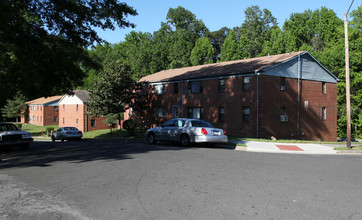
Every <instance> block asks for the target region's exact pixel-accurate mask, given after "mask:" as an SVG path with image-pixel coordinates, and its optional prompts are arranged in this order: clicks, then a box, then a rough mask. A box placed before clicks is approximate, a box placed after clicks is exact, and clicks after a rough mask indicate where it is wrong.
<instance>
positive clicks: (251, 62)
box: [140, 51, 305, 82]
mask: <svg viewBox="0 0 362 220" xmlns="http://www.w3.org/2000/svg"><path fill="white" fill-rule="evenodd" d="M302 53H305V51H303V52H293V53H285V54H278V55H271V56H265V57H256V58H251V59H244V60H234V61H227V62H221V63H213V64H206V65H200V66H190V67H184V68H179V69H170V70H163V71H160V72H157V73H154V74H152V75H148V76H145V77H143V78H141V79H140V82H162V81H178V80H188V79H199V78H205V77H218V76H228V75H235V74H246V73H254V72H255V70H258V71H262V70H263V69H265V68H268V67H271V66H274V65H276V64H278V63H281V62H283V61H286V60H289V59H291V58H293V57H296V56H297V55H298V54H302Z"/></svg>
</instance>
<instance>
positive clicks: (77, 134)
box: [52, 127, 83, 142]
mask: <svg viewBox="0 0 362 220" xmlns="http://www.w3.org/2000/svg"><path fill="white" fill-rule="evenodd" d="M82 137H83V133H82V131H80V130H78V129H77V128H76V127H60V128H58V130H57V131H56V132H54V134H53V135H52V141H53V142H54V141H55V140H60V141H61V142H63V141H64V140H70V139H75V140H78V141H80V139H81V138H82Z"/></svg>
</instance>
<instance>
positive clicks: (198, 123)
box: [191, 121, 212, 128]
mask: <svg viewBox="0 0 362 220" xmlns="http://www.w3.org/2000/svg"><path fill="white" fill-rule="evenodd" d="M191 125H192V127H208V128H212V125H211V124H210V123H207V122H206V121H191Z"/></svg>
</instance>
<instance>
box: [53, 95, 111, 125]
mask: <svg viewBox="0 0 362 220" xmlns="http://www.w3.org/2000/svg"><path fill="white" fill-rule="evenodd" d="M73 92H74V95H64V96H63V97H62V98H61V99H60V101H59V127H66V126H69V127H76V128H78V129H79V130H81V131H82V132H87V131H94V130H100V129H107V128H109V126H108V124H106V123H104V121H105V120H106V119H105V118H92V117H90V116H88V115H87V114H86V112H87V103H88V100H89V93H88V91H86V90H74V91H73Z"/></svg>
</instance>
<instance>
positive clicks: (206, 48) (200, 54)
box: [190, 37, 214, 66]
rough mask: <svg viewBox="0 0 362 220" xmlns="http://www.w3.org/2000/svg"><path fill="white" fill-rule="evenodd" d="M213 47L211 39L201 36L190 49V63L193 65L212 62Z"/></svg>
mask: <svg viewBox="0 0 362 220" xmlns="http://www.w3.org/2000/svg"><path fill="white" fill-rule="evenodd" d="M213 57H214V49H213V47H212V45H211V41H210V39H209V38H207V37H201V38H199V39H198V40H197V41H196V44H195V47H194V49H192V51H191V57H190V60H191V63H192V65H193V66H196V65H202V64H208V63H212V62H213Z"/></svg>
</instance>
